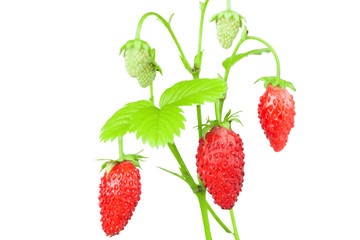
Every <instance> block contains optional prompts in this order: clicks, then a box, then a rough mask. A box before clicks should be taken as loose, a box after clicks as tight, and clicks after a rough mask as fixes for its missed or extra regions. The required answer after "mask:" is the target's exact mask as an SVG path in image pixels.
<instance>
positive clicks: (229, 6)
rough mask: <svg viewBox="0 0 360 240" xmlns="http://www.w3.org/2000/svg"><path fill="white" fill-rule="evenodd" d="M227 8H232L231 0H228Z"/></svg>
mask: <svg viewBox="0 0 360 240" xmlns="http://www.w3.org/2000/svg"><path fill="white" fill-rule="evenodd" d="M227 10H228V11H230V10H231V0H227Z"/></svg>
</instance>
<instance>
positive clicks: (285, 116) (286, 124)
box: [258, 80, 295, 152]
mask: <svg viewBox="0 0 360 240" xmlns="http://www.w3.org/2000/svg"><path fill="white" fill-rule="evenodd" d="M281 81H283V82H282V84H283V85H284V84H285V85H286V84H290V83H288V82H285V81H284V80H281ZM284 82H285V83H284ZM265 84H266V83H265ZM275 84H276V83H275ZM275 84H274V85H275ZM289 86H290V88H292V89H294V88H293V86H292V84H291V85H289ZM258 114H259V119H260V124H261V127H262V129H263V130H264V132H265V135H266V137H267V138H268V139H269V141H270V145H271V147H272V148H273V149H274V150H275V152H279V151H281V150H282V149H283V148H284V147H285V145H286V143H287V140H288V135H289V133H290V130H291V129H292V128H293V127H294V116H295V102H294V99H293V96H292V95H291V94H290V93H289V92H288V91H287V90H286V89H285V87H284V86H283V87H281V84H280V85H277V86H273V85H272V84H271V83H269V82H268V83H267V88H266V91H265V93H264V94H263V95H262V96H261V97H260V103H259V106H258Z"/></svg>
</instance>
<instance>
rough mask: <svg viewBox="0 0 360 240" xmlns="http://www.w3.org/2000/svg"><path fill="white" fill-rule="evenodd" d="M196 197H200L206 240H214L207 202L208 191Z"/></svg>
mask: <svg viewBox="0 0 360 240" xmlns="http://www.w3.org/2000/svg"><path fill="white" fill-rule="evenodd" d="M196 196H197V197H198V200H199V205H200V209H201V216H202V219H203V224H204V231H205V237H206V240H212V237H211V231H210V223H209V215H208V208H207V205H208V203H207V202H206V191H203V192H200V193H198V194H196Z"/></svg>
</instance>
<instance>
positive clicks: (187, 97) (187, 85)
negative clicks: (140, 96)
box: [160, 79, 227, 107]
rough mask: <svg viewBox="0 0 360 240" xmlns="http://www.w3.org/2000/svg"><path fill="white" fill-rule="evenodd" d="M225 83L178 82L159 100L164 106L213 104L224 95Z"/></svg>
mask: <svg viewBox="0 0 360 240" xmlns="http://www.w3.org/2000/svg"><path fill="white" fill-rule="evenodd" d="M226 89H227V86H226V82H224V81H223V80H219V79H196V80H190V81H182V82H178V83H176V84H175V85H173V86H172V87H170V88H168V89H166V90H165V91H164V93H163V94H162V96H161V98H160V107H163V106H165V105H174V106H191V105H195V104H196V105H200V104H204V103H205V102H215V101H216V100H217V99H219V98H222V97H223V96H224V94H225V93H226Z"/></svg>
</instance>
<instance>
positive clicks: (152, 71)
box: [137, 62, 156, 88]
mask: <svg viewBox="0 0 360 240" xmlns="http://www.w3.org/2000/svg"><path fill="white" fill-rule="evenodd" d="M155 77H156V66H155V64H153V63H152V62H151V63H148V64H147V65H146V66H145V68H144V69H143V71H142V72H141V73H140V74H139V75H138V77H137V80H138V82H139V84H140V86H141V87H143V88H145V87H147V86H149V85H150V83H151V82H152V81H154V79H155Z"/></svg>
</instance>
